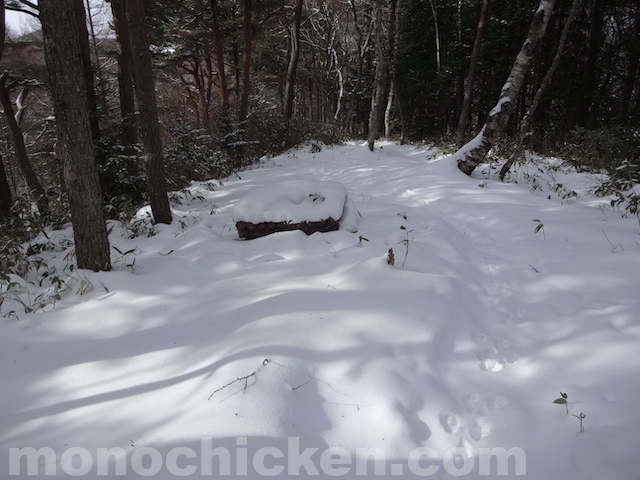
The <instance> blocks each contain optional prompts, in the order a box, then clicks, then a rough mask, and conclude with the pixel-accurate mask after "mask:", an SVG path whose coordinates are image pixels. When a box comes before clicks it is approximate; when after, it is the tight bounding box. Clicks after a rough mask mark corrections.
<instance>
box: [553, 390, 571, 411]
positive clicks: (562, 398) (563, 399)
mask: <svg viewBox="0 0 640 480" xmlns="http://www.w3.org/2000/svg"><path fill="white" fill-rule="evenodd" d="M560 395H561V396H560V398H556V399H555V400H554V401H553V402H551V403H557V404H558V405H564V406H565V408H566V409H567V415H569V400H568V397H567V394H566V393H562V392H560Z"/></svg>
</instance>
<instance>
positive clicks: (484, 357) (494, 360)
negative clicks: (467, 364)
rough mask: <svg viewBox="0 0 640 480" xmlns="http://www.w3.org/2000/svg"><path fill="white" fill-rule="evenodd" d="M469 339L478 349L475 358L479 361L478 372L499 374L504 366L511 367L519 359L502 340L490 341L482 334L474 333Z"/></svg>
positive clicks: (507, 342)
mask: <svg viewBox="0 0 640 480" xmlns="http://www.w3.org/2000/svg"><path fill="white" fill-rule="evenodd" d="M471 338H472V339H473V341H474V343H475V344H476V345H478V347H479V350H478V354H477V355H476V357H477V358H478V360H480V370H483V371H486V372H499V371H500V370H502V369H503V368H504V366H505V365H511V364H513V363H515V362H516V361H518V359H519V358H520V357H519V356H518V354H517V353H516V352H514V351H513V350H511V348H510V347H511V343H509V341H508V340H506V339H504V338H496V339H492V338H490V337H489V336H487V335H485V334H484V333H474V334H473V335H472V337H471Z"/></svg>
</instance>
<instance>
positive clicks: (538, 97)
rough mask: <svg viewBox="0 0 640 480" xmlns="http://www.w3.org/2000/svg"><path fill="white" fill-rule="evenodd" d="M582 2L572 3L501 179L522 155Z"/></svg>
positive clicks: (501, 172) (502, 178)
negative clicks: (534, 116)
mask: <svg viewBox="0 0 640 480" xmlns="http://www.w3.org/2000/svg"><path fill="white" fill-rule="evenodd" d="M580 3H581V0H573V4H572V5H571V10H570V11H569V17H568V18H567V20H566V22H565V24H564V26H563V27H562V33H561V34H560V40H559V41H558V48H557V49H556V53H555V55H554V57H553V61H552V62H551V66H550V67H549V69H548V70H547V73H546V74H545V75H544V78H543V79H542V83H541V84H540V86H539V87H538V90H537V91H536V94H535V96H534V97H533V101H532V102H531V106H530V107H529V109H528V110H527V112H526V113H525V114H524V117H523V118H522V123H521V124H520V131H519V132H518V145H517V148H516V152H515V153H514V154H513V155H512V156H511V158H510V159H509V160H508V161H507V162H506V163H505V164H504V165H503V166H502V168H501V169H500V180H504V177H505V175H506V174H507V172H508V171H509V169H510V168H511V166H512V165H513V164H514V163H515V161H516V160H517V159H518V158H519V157H520V156H521V152H522V148H523V145H524V141H525V137H526V136H527V134H528V133H529V128H530V127H531V118H532V117H533V115H534V114H535V113H536V110H537V109H538V106H539V105H540V101H541V100H542V95H543V94H544V92H545V90H546V89H547V87H548V86H549V84H550V83H551V80H552V79H553V74H554V73H555V72H556V69H557V68H558V65H560V59H561V58H562V53H563V51H564V45H565V43H566V42H567V37H568V36H569V29H570V28H571V24H572V23H573V20H574V19H575V18H576V14H577V13H578V10H579V9H580Z"/></svg>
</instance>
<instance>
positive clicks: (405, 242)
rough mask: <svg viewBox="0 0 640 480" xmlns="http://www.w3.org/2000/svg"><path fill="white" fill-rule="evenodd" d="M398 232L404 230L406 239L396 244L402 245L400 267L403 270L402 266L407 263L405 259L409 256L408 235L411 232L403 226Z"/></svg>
mask: <svg viewBox="0 0 640 480" xmlns="http://www.w3.org/2000/svg"><path fill="white" fill-rule="evenodd" d="M400 230H404V233H405V235H406V238H403V239H402V241H400V242H398V245H400V244H402V245H404V248H405V250H404V260H403V261H402V267H403V268H404V264H405V263H406V262H407V257H408V256H409V234H410V233H411V232H413V230H407V228H406V227H405V226H404V225H401V226H400Z"/></svg>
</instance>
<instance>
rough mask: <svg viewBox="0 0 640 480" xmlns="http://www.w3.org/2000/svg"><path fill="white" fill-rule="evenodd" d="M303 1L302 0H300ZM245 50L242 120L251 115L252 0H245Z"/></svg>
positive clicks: (243, 26)
mask: <svg viewBox="0 0 640 480" xmlns="http://www.w3.org/2000/svg"><path fill="white" fill-rule="evenodd" d="M300 2H302V0H300ZM242 31H243V32H244V51H243V52H242V95H241V97H240V122H244V121H245V120H246V119H247V116H248V115H249V93H250V92H251V40H252V37H253V27H252V25H251V0H244V21H243V24H242Z"/></svg>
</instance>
